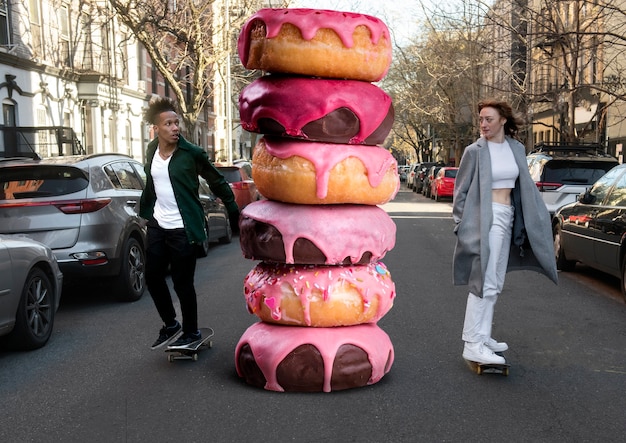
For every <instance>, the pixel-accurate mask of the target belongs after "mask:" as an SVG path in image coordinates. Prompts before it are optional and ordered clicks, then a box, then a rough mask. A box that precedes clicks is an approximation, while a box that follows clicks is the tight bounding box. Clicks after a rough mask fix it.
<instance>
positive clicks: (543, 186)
mask: <svg viewBox="0 0 626 443" xmlns="http://www.w3.org/2000/svg"><path fill="white" fill-rule="evenodd" d="M536 185H537V188H538V189H539V190H540V191H556V190H557V189H559V188H560V187H561V186H563V185H562V184H561V183H548V182H537V183H536Z"/></svg>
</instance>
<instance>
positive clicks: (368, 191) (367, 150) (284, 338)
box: [235, 9, 399, 392]
mask: <svg viewBox="0 0 626 443" xmlns="http://www.w3.org/2000/svg"><path fill="white" fill-rule="evenodd" d="M238 50H239V57H240V59H241V61H242V63H243V65H244V66H245V67H246V68H248V69H258V70H262V71H264V73H265V75H264V76H262V77H261V78H259V79H258V80H256V81H254V82H253V83H251V84H250V85H249V86H247V87H246V88H244V89H243V91H242V92H241V96H240V99H239V105H240V116H241V123H242V126H243V127H244V128H245V129H246V130H248V131H251V132H255V133H259V134H263V137H262V138H261V139H260V141H259V142H258V143H257V145H256V146H255V148H254V152H253V157H252V164H253V169H252V172H253V177H254V180H255V183H256V185H257V188H258V189H259V192H260V193H261V194H262V195H263V196H264V197H266V198H267V200H261V201H258V202H255V203H252V204H250V205H248V206H247V207H246V208H245V209H244V210H243V211H242V214H241V220H240V242H241V248H242V251H243V254H244V256H245V257H246V258H249V259H252V260H259V261H260V263H258V264H257V265H256V267H254V268H253V269H252V271H250V273H249V274H248V275H247V276H246V277H245V280H244V295H245V299H246V303H247V306H248V310H249V311H250V313H252V314H255V315H256V316H258V318H259V319H260V321H258V322H257V323H255V324H253V325H252V326H251V327H250V328H248V330H247V331H246V332H245V333H244V334H243V336H242V337H241V339H240V340H239V343H238V344H237V347H236V350H235V363H236V368H237V373H238V374H239V376H240V377H242V378H243V379H244V380H245V381H246V382H247V383H249V384H251V385H253V386H258V387H262V388H265V389H269V390H274V391H299V392H315V391H325V392H329V391H334V390H341V389H348V388H353V387H359V386H365V385H368V384H372V383H376V382H378V381H379V380H380V379H381V378H382V377H383V376H384V375H385V374H386V373H387V372H388V371H389V369H390V367H391V365H392V363H393V359H394V350H393V346H392V344H391V341H390V339H389V336H388V335H387V334H386V333H385V332H384V331H383V330H382V329H381V328H380V327H379V326H378V325H377V322H378V320H380V319H381V318H382V317H383V316H384V315H385V314H386V313H387V312H388V311H389V309H390V308H391V306H392V304H393V300H394V297H395V285H394V283H393V281H392V279H391V276H390V274H389V271H388V270H387V268H386V267H385V265H384V264H383V263H382V262H380V260H381V259H382V258H383V256H384V255H385V254H386V253H387V251H389V250H390V249H392V248H393V247H394V245H395V237H396V227H395V224H394V222H393V221H392V220H391V218H390V217H389V216H388V215H387V213H386V212H385V211H384V210H382V209H381V208H379V207H378V206H377V205H379V204H383V203H386V202H387V201H389V200H391V199H392V198H393V197H394V196H395V195H396V193H397V191H398V188H399V180H398V174H397V164H396V161H395V159H394V158H393V157H392V156H391V154H390V153H389V152H388V151H387V150H385V149H384V148H382V147H381V146H379V145H380V144H382V143H383V142H384V140H385V138H386V137H387V135H388V134H389V131H390V130H391V125H392V123H393V106H392V103H391V99H390V97H389V96H388V95H387V94H386V93H385V92H383V91H382V90H381V89H380V88H378V87H377V86H375V85H374V84H372V83H371V82H376V81H379V80H381V79H382V78H383V77H384V75H385V74H386V73H387V70H388V69H389V65H390V63H391V41H390V36H389V30H388V29H387V27H386V25H385V24H384V23H383V22H382V21H380V20H379V19H377V18H375V17H371V16H367V15H362V14H355V13H349V12H338V11H328V10H315V9H262V10H260V11H258V12H257V13H256V14H254V15H253V16H252V17H250V18H249V19H248V20H247V21H246V23H245V24H244V26H243V28H242V30H241V34H240V36H239V42H238Z"/></svg>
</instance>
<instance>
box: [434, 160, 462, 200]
mask: <svg viewBox="0 0 626 443" xmlns="http://www.w3.org/2000/svg"><path fill="white" fill-rule="evenodd" d="M458 170H459V168H453V167H450V166H446V167H443V168H441V169H440V170H439V172H437V175H436V176H435V179H434V180H433V183H432V185H431V191H430V193H431V198H432V199H434V200H435V201H439V199H440V198H441V197H450V198H452V196H453V195H454V181H455V179H456V173H457V171H458Z"/></svg>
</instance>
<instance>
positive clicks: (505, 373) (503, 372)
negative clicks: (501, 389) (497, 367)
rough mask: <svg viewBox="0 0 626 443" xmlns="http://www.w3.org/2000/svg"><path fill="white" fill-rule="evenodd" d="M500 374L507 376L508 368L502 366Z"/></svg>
mask: <svg viewBox="0 0 626 443" xmlns="http://www.w3.org/2000/svg"><path fill="white" fill-rule="evenodd" d="M502 374H503V375H506V376H508V375H509V368H504V369H503V370H502Z"/></svg>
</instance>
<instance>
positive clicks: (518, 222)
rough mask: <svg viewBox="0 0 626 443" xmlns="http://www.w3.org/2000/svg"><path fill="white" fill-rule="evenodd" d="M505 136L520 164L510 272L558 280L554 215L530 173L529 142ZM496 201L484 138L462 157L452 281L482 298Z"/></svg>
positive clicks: (456, 189) (514, 195)
mask: <svg viewBox="0 0 626 443" xmlns="http://www.w3.org/2000/svg"><path fill="white" fill-rule="evenodd" d="M506 139H507V141H508V142H509V145H510V146H511V150H512V151H513V156H514V157H515V161H516V163H517V166H518V167H519V178H518V180H517V182H516V186H515V189H514V190H513V192H512V198H511V200H512V205H513V206H514V209H515V216H514V222H513V235H512V238H511V252H510V255H509V262H508V267H507V272H509V271H514V270H521V269H527V270H533V271H537V272H541V273H543V274H545V275H546V276H547V277H548V278H550V279H551V280H552V281H553V282H554V283H557V281H558V278H557V272H556V261H555V258H554V246H553V240H552V227H551V224H550V214H549V213H548V210H547V209H546V205H545V203H544V202H543V200H542V198H541V195H540V194H539V191H538V190H537V187H536V185H535V183H534V182H533V180H532V178H531V177H530V173H529V172H528V164H527V162H526V151H525V149H524V145H522V144H521V143H520V142H518V141H517V140H514V139H512V138H510V137H507V138H506ZM491 203H492V201H491V157H490V155H489V148H488V147H487V140H486V139H484V138H480V139H479V140H477V141H476V142H475V143H473V144H472V145H470V146H468V147H467V148H465V152H464V153H463V157H462V158H461V164H460V165H459V170H458V172H457V176H456V181H455V185H454V203H453V209H452V217H453V218H454V222H455V228H454V232H455V233H456V235H457V242H456V247H455V249H454V258H453V282H454V284H455V285H469V290H470V292H472V293H473V294H475V295H477V296H479V297H482V293H483V280H484V275H485V271H486V268H487V260H488V257H489V241H488V240H489V230H490V228H491V222H492V212H491ZM483 240H484V241H483Z"/></svg>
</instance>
